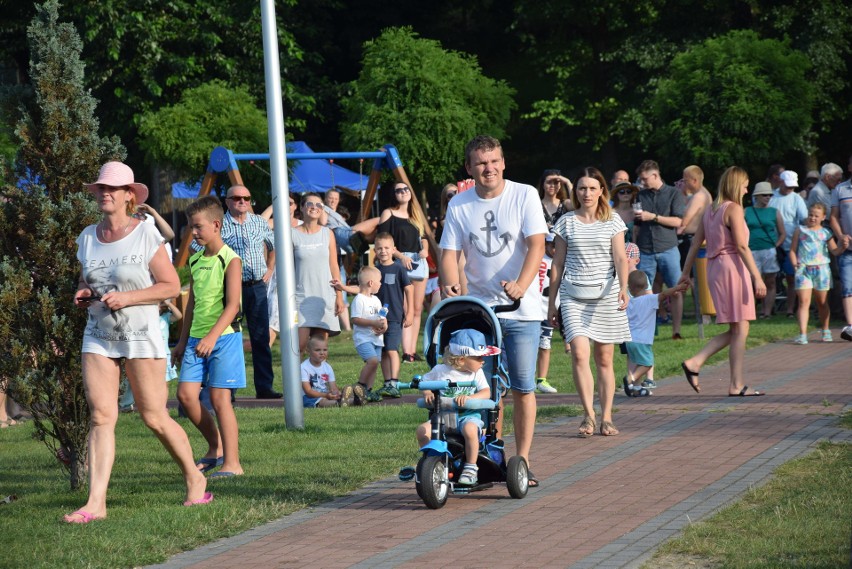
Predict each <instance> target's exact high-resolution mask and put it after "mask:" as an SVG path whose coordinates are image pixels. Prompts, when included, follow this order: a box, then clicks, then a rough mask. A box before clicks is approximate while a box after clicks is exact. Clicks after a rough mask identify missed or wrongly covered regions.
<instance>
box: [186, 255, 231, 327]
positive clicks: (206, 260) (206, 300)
mask: <svg viewBox="0 0 852 569" xmlns="http://www.w3.org/2000/svg"><path fill="white" fill-rule="evenodd" d="M238 258H239V256H238V255H237V254H236V253H234V250H233V249H231V248H230V247H228V246H227V245H223V246H222V248H221V249H219V252H218V253H217V254H215V255H213V256H212V257H206V256H205V255H204V251H203V250H202V251H199V252H198V253H196V254H195V255H193V256H192V257H190V259H189V271H190V273H192V293H193V297H194V298H195V306H194V308H193V311H192V327H191V328H190V329H189V335H190V336H192V337H193V338H203V337H204V336H206V335H207V334H208V333H209V332H210V329H211V328H213V325H214V324H216V321H217V320H218V319H219V316H221V315H222V311H223V310H224V308H225V270H226V269H227V267H228V265H229V264H230V262H231V261H232V260H234V259H238ZM239 294H242V291H240V292H239ZM238 317H239V313H238ZM234 332H235V330H234V327H233V326H231V325H229V326H228V327H227V328H225V331H224V332H222V335H223V336H224V335H225V334H233V333H234Z"/></svg>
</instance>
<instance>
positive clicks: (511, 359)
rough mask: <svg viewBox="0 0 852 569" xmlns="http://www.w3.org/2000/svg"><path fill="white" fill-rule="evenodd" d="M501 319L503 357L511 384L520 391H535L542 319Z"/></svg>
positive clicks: (515, 389)
mask: <svg viewBox="0 0 852 569" xmlns="http://www.w3.org/2000/svg"><path fill="white" fill-rule="evenodd" d="M499 321H500V329H501V330H502V331H503V357H504V361H505V363H506V369H507V370H508V372H509V384H510V386H511V387H512V389H513V390H514V391H517V392H518V393H534V392H535V366H536V360H537V359H538V338H539V335H540V334H541V321H540V320H509V319H508V318H500V319H499Z"/></svg>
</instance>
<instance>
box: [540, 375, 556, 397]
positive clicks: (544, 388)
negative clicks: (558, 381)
mask: <svg viewBox="0 0 852 569" xmlns="http://www.w3.org/2000/svg"><path fill="white" fill-rule="evenodd" d="M535 390H536V391H538V392H539V393H557V391H556V388H555V387H553V386H552V385H550V383H548V381H547V379H546V378H543V377H540V378H538V379H537V380H536V383H535Z"/></svg>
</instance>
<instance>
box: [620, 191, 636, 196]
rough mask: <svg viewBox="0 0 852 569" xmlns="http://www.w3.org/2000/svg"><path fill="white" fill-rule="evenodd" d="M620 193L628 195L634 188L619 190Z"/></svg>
mask: <svg viewBox="0 0 852 569" xmlns="http://www.w3.org/2000/svg"><path fill="white" fill-rule="evenodd" d="M618 193H619V194H621V195H622V196H627V195H630V194H632V193H633V190H618Z"/></svg>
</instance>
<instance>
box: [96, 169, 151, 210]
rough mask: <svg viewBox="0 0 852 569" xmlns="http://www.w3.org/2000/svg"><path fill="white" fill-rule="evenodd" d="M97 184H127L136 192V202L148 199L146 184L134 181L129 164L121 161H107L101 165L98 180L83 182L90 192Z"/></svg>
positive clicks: (114, 185) (115, 185)
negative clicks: (89, 182) (88, 182)
mask: <svg viewBox="0 0 852 569" xmlns="http://www.w3.org/2000/svg"><path fill="white" fill-rule="evenodd" d="M98 184H103V185H104V186H113V187H118V186H129V187H131V188H132V189H133V192H134V193H135V194H136V203H145V200H147V199H148V186H146V185H145V184H138V183H136V182H134V181H133V170H131V169H130V166H128V165H127V164H123V163H121V162H107V163H106V164H104V165H103V166H101V171H100V172H99V173H98V181H97V182H92V183H91V184H85V186H86V187H87V188H88V189H89V191H90V192H94V191H95V186H97V185H98Z"/></svg>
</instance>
